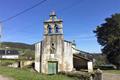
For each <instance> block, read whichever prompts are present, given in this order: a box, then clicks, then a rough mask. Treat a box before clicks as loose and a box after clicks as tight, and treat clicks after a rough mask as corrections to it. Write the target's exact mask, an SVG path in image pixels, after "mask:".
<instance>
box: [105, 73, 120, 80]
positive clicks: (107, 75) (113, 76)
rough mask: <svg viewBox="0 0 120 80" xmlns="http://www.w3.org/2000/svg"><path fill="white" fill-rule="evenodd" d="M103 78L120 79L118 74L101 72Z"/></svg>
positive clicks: (108, 79) (106, 79)
mask: <svg viewBox="0 0 120 80" xmlns="http://www.w3.org/2000/svg"><path fill="white" fill-rule="evenodd" d="M103 80H120V74H112V73H103Z"/></svg>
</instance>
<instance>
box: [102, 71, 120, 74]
mask: <svg viewBox="0 0 120 80" xmlns="http://www.w3.org/2000/svg"><path fill="white" fill-rule="evenodd" d="M103 72H107V73H111V74H120V70H104V71H103Z"/></svg>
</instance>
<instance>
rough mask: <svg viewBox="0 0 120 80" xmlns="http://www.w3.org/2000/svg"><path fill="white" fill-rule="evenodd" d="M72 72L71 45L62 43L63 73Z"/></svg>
mask: <svg viewBox="0 0 120 80" xmlns="http://www.w3.org/2000/svg"><path fill="white" fill-rule="evenodd" d="M72 70H73V53H72V43H70V42H64V71H66V72H69V71H72Z"/></svg>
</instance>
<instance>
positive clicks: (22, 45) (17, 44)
mask: <svg viewBox="0 0 120 80" xmlns="http://www.w3.org/2000/svg"><path fill="white" fill-rule="evenodd" d="M1 46H2V48H5V47H9V48H12V49H16V48H17V49H30V50H34V49H35V48H34V45H31V44H26V43H20V42H2V44H1Z"/></svg>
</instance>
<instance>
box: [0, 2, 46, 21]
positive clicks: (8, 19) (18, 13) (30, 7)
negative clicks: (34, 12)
mask: <svg viewBox="0 0 120 80" xmlns="http://www.w3.org/2000/svg"><path fill="white" fill-rule="evenodd" d="M46 1H47V0H42V1H40V2H39V3H37V4H35V5H33V6H32V7H30V8H27V9H25V10H23V11H21V12H19V13H17V14H16V15H13V16H11V17H9V18H7V19H5V20H2V21H0V23H4V22H7V21H9V20H11V19H13V18H15V17H17V16H19V15H21V14H23V13H25V12H27V11H29V10H31V9H33V8H35V7H37V6H39V5H41V4H43V3H44V2H46Z"/></svg>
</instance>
